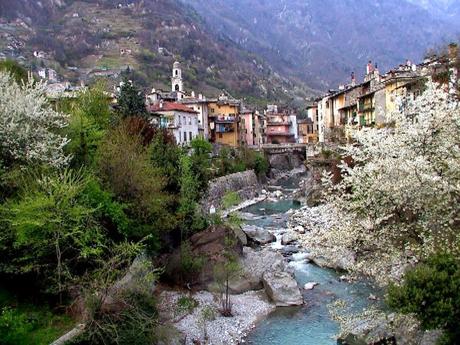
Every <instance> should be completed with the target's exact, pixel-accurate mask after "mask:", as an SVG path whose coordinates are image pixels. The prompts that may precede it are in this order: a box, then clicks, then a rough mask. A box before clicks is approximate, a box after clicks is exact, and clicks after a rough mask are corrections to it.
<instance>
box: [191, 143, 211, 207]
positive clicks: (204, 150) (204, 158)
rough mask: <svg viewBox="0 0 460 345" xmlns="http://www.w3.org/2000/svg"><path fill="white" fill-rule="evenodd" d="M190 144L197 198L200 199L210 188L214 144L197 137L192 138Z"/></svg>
mask: <svg viewBox="0 0 460 345" xmlns="http://www.w3.org/2000/svg"><path fill="white" fill-rule="evenodd" d="M190 146H191V148H192V154H191V163H192V167H191V168H192V171H193V174H194V176H195V179H196V181H197V195H196V200H197V201H198V200H199V199H200V198H201V197H202V196H203V195H204V193H205V192H206V190H207V189H208V181H209V179H210V170H211V152H212V145H211V144H210V143H209V142H208V141H207V140H206V139H204V138H202V137H197V138H195V139H193V140H192V142H191V145H190Z"/></svg>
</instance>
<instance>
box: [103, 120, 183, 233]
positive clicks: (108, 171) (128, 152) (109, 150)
mask: <svg viewBox="0 0 460 345" xmlns="http://www.w3.org/2000/svg"><path fill="white" fill-rule="evenodd" d="M150 157H151V151H150V147H149V146H148V147H145V146H144V145H143V137H142V136H141V135H133V134H132V133H131V132H130V130H129V119H126V120H124V121H123V122H122V123H121V124H120V125H118V126H117V127H116V128H114V129H112V130H111V131H109V132H107V134H106V136H105V138H104V139H103V141H102V143H101V145H100V146H99V149H98V153H97V167H98V172H99V175H100V177H101V179H102V182H103V184H104V185H105V186H106V188H107V189H108V190H109V191H111V192H112V193H113V194H114V195H115V196H116V198H117V199H118V201H120V202H122V203H125V204H127V205H128V207H127V209H126V212H127V213H128V214H129V216H130V218H131V219H132V224H131V226H130V233H129V234H127V235H128V236H129V237H131V238H136V239H142V238H143V237H144V236H147V235H154V234H158V233H160V232H161V231H168V230H171V229H173V228H175V226H176V222H175V217H174V215H171V214H170V213H169V212H168V209H169V207H168V206H169V203H170V202H171V197H170V196H168V195H167V194H166V193H164V192H163V189H164V188H165V185H166V181H165V177H164V176H162V175H161V172H160V171H159V170H158V169H157V168H155V167H153V166H152V164H151V161H150Z"/></svg>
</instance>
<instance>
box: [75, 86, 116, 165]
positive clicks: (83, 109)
mask: <svg viewBox="0 0 460 345" xmlns="http://www.w3.org/2000/svg"><path fill="white" fill-rule="evenodd" d="M105 88H106V87H105V84H104V83H102V82H98V83H96V84H95V85H94V86H92V87H91V88H89V89H85V90H83V91H80V92H79V94H78V97H77V100H76V101H75V102H73V103H72V105H71V109H70V112H71V117H70V121H69V127H68V128H67V132H68V136H69V138H70V143H69V144H68V145H67V150H68V152H69V153H70V154H71V155H72V163H73V164H74V165H76V166H80V165H91V164H92V163H93V161H94V155H95V152H96V150H97V146H98V145H99V143H100V141H101V140H102V138H103V137H104V134H105V132H106V130H107V129H108V126H109V118H110V115H111V112H110V107H109V106H110V101H109V99H108V97H107V94H106V91H105Z"/></svg>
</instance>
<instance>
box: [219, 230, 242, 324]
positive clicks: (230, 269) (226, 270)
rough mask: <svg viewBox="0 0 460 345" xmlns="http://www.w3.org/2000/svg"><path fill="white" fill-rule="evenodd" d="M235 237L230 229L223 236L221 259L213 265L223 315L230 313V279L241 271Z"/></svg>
mask: <svg viewBox="0 0 460 345" xmlns="http://www.w3.org/2000/svg"><path fill="white" fill-rule="evenodd" d="M236 243H237V239H236V238H235V236H234V234H233V232H232V231H231V230H228V231H227V235H226V236H225V250H224V253H223V261H222V262H219V263H217V264H216V265H215V266H214V277H215V279H216V281H217V283H218V285H219V288H220V299H221V310H220V313H221V314H222V315H223V316H226V317H230V316H233V314H232V303H231V300H230V280H231V279H233V278H235V277H236V276H237V275H238V274H239V272H240V271H241V267H240V265H239V263H238V255H237V254H236V252H235V251H234V248H235V245H236Z"/></svg>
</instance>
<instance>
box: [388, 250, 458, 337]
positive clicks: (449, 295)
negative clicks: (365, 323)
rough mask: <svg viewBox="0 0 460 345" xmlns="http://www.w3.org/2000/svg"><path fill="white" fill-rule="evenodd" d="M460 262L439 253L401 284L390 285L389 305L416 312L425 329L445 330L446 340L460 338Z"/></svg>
mask: <svg viewBox="0 0 460 345" xmlns="http://www.w3.org/2000/svg"><path fill="white" fill-rule="evenodd" d="M459 286H460V262H459V260H458V259H457V258H455V257H453V256H452V255H450V254H438V255H435V256H432V257H430V258H429V259H428V260H427V261H426V262H425V263H422V264H420V265H419V266H418V267H416V268H415V269H413V270H411V271H409V272H407V273H406V275H405V279H404V283H403V284H402V285H401V286H397V285H395V284H392V285H390V287H389V289H388V298H387V301H388V304H389V305H390V306H391V307H392V308H395V309H397V310H399V311H401V312H402V313H405V314H409V313H413V314H415V315H416V317H417V318H418V319H419V320H420V321H421V323H422V327H423V328H424V329H437V328H441V329H444V330H445V336H444V339H443V341H444V343H445V344H458V342H457V341H458V339H460V328H459V327H458V325H460V289H459Z"/></svg>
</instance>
